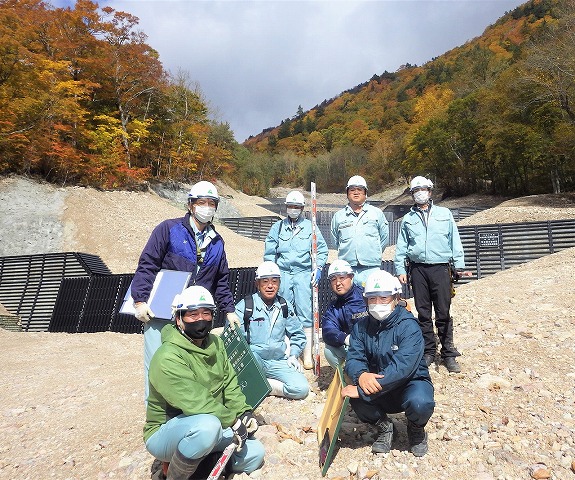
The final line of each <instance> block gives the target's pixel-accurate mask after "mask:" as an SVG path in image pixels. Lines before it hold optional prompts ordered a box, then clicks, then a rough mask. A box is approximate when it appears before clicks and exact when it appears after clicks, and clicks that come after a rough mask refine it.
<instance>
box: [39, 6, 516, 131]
mask: <svg viewBox="0 0 575 480" xmlns="http://www.w3.org/2000/svg"><path fill="white" fill-rule="evenodd" d="M50 3H52V4H53V5H55V6H64V5H66V4H68V5H69V4H70V3H72V2H71V0H53V1H51V2H50ZM98 3H99V5H100V6H101V7H102V6H105V5H108V6H111V7H112V8H114V9H116V10H118V11H124V12H127V13H130V14H132V15H135V16H136V17H138V18H139V19H140V28H141V30H142V31H143V32H144V33H145V34H146V35H147V36H148V41H147V43H148V44H149V45H150V46H152V47H153V48H155V49H156V50H157V51H158V52H159V54H160V60H161V61H162V63H163V65H164V68H166V69H167V70H169V71H170V72H172V73H176V72H177V71H178V70H183V71H186V72H188V73H189V76H190V79H191V80H192V81H194V82H197V83H198V84H199V86H200V88H201V91H202V92H203V94H204V97H205V99H206V100H207V101H208V102H209V105H210V107H211V108H212V109H215V110H216V111H217V120H219V121H225V122H228V123H229V124H230V126H231V129H232V130H233V131H234V134H235V137H236V140H237V141H239V142H243V141H244V140H245V139H246V138H248V137H249V136H250V135H257V134H258V133H260V132H261V131H262V130H263V129H264V128H267V127H273V126H276V125H279V124H280V123H281V121H282V120H285V119H286V118H291V117H293V116H294V115H295V114H296V112H297V109H298V106H299V105H301V106H302V107H303V109H304V110H309V109H310V108H312V107H314V106H315V105H317V104H319V103H321V102H322V101H323V100H327V99H330V98H333V97H335V96H337V95H338V94H340V93H341V92H342V91H344V90H347V89H349V88H352V87H354V86H356V85H358V84H360V83H363V82H365V81H367V80H369V79H370V78H371V77H372V76H373V75H374V74H381V73H383V72H384V71H386V70H387V71H388V72H395V71H397V69H398V68H399V67H400V66H401V65H405V64H406V63H410V64H412V65H414V64H416V65H422V64H424V63H425V62H427V61H429V60H431V59H432V58H434V57H437V56H440V55H441V54H443V53H445V52H446V51H448V50H450V49H452V48H454V47H457V46H459V45H462V44H464V43H465V42H466V41H467V40H471V39H472V38H474V37H477V36H479V35H481V34H482V33H483V31H484V30H485V28H486V27H487V26H488V25H490V24H493V23H494V22H495V21H496V20H497V19H498V18H499V17H501V16H502V15H503V14H504V13H505V12H507V11H511V10H513V9H514V8H515V7H517V6H518V5H521V4H522V3H524V2H522V1H519V0H370V1H354V0H345V1H344V0H341V1H330V0H313V1H310V0H307V1H296V0H267V1H255V0H253V1H239V0H238V1H234V0H228V1H216V0H205V1H199V0H179V1H170V0H123V1H99V2H98Z"/></svg>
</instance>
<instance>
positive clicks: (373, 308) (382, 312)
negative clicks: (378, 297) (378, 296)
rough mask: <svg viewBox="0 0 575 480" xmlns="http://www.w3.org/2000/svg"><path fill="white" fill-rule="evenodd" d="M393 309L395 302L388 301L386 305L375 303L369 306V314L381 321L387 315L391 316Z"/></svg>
mask: <svg viewBox="0 0 575 480" xmlns="http://www.w3.org/2000/svg"><path fill="white" fill-rule="evenodd" d="M393 309H394V305H393V302H391V303H388V304H386V305H384V304H382V303H376V304H374V305H370V306H369V314H370V315H371V316H372V317H373V318H375V319H376V320H379V321H380V322H381V321H382V320H385V319H386V318H387V317H389V315H390V314H391V312H393Z"/></svg>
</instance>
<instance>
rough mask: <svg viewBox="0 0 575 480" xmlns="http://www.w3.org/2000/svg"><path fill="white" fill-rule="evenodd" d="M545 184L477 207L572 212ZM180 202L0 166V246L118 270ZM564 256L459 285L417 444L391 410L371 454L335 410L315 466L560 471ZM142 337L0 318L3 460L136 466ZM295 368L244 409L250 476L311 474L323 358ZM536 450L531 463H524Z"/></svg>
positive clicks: (571, 446)
mask: <svg viewBox="0 0 575 480" xmlns="http://www.w3.org/2000/svg"><path fill="white" fill-rule="evenodd" d="M230 195H232V196H233V197H235V196H236V194H234V193H231V192H230ZM238 197H241V195H238ZM550 200H553V198H552V199H549V201H548V200H543V205H538V204H537V202H538V201H539V200H538V199H537V198H534V199H526V200H516V201H515V202H516V203H515V204H508V205H505V203H503V204H501V205H499V206H498V207H496V208H493V209H490V210H488V211H486V212H483V213H482V214H478V215H482V217H481V218H483V219H484V220H485V222H486V223H495V221H496V219H500V218H520V220H521V221H525V220H526V219H527V218H528V219H529V220H546V219H548V217H550V216H551V213H552V214H553V218H557V217H561V218H575V211H574V205H573V202H572V201H571V203H570V204H567V200H565V199H561V200H560V202H559V206H557V207H556V206H554V205H552V204H551V202H550ZM230 201H231V199H230ZM523 201H525V202H526V204H525V205H519V204H518V203H520V202H523ZM242 202H244V205H242V206H238V208H242V209H244V210H243V212H248V211H250V208H254V209H255V208H256V207H252V206H250V205H249V199H248V198H242ZM257 203H261V199H258V200H257ZM510 207H513V208H510ZM257 208H261V207H257ZM549 208H551V209H552V210H548V209H549ZM254 211H255V210H254ZM181 212H182V210H180V209H178V208H177V207H175V206H173V205H170V204H169V203H168V202H167V201H166V200H164V199H161V198H160V197H158V196H156V195H153V194H149V193H121V192H99V191H95V190H91V189H84V188H66V189H58V188H54V187H52V186H49V185H41V184H37V183H36V182H31V181H29V180H27V179H23V178H20V177H12V178H4V179H0V222H1V224H0V255H20V254H32V253H44V252H45V251H68V250H76V251H85V252H89V253H96V254H98V255H100V256H101V257H102V258H103V259H104V261H105V262H106V263H107V264H108V265H109V266H110V267H111V268H112V270H113V271H115V272H116V273H126V272H130V271H133V269H134V268H135V264H136V262H137V256H138V255H139V252H140V250H141V248H142V247H143V245H144V243H145V241H146V240H147V238H148V236H149V233H150V231H151V229H152V228H153V226H155V224H156V223H158V222H159V221H161V220H163V219H164V218H168V217H170V216H172V215H179V214H181ZM510 212H512V213H510ZM243 214H244V215H246V214H249V213H243ZM472 219H473V217H470V219H469V222H470V223H473V221H472ZM506 221H507V220H506ZM511 221H513V220H511ZM219 230H220V231H221V232H222V235H223V236H224V238H225V239H226V249H227V250H228V255H229V257H230V263H231V264H232V266H239V264H240V263H241V262H242V261H245V262H246V264H248V265H256V264H257V263H258V262H259V260H260V259H261V252H262V251H263V247H262V245H261V242H253V243H252V241H249V240H246V239H243V238H241V237H239V236H235V235H233V234H232V232H229V231H226V230H224V229H223V228H222V227H220V228H219ZM50 232H52V233H51V235H52V236H50V235H49V233H50ZM48 240H49V241H48ZM244 242H245V243H244ZM44 247H46V249H47V250H44V249H43V248H44ZM72 247H73V248H72ZM50 248H51V249H52V250H50ZM258 249H259V250H258ZM236 262H237V263H236ZM573 271H575V249H569V250H564V251H562V252H559V253H557V254H554V255H550V256H547V257H544V258H541V259H538V260H536V261H534V262H530V263H527V264H523V265H520V266H517V267H514V268H512V269H509V270H506V271H503V272H500V273H497V274H495V275H492V276H490V277H486V278H483V279H481V280H476V281H473V282H471V283H468V284H466V285H462V286H460V287H458V289H457V294H456V296H455V299H454V306H453V315H454V318H455V337H456V343H457V346H458V347H459V349H460V350H461V351H462V353H463V356H462V357H461V364H462V367H463V372H462V373H461V374H448V373H447V372H446V370H445V369H444V368H443V367H435V368H432V371H431V375H432V378H433V381H434V385H435V400H436V409H435V413H434V415H433V417H432V419H431V421H430V423H429V425H428V432H429V438H430V450H429V454H428V455H426V456H425V457H423V458H421V459H416V458H415V457H413V456H412V455H411V454H410V453H409V452H408V451H407V444H406V440H405V420H404V418H403V416H402V415H397V416H395V420H396V425H397V426H398V430H399V437H398V439H397V442H396V443H395V444H394V450H392V452H391V453H390V454H388V455H377V456H374V455H372V454H371V449H370V445H371V442H372V441H373V435H374V431H373V429H371V428H369V427H368V426H366V425H364V424H362V423H360V422H358V421H357V419H356V418H355V417H354V416H353V415H352V414H351V413H349V412H348V413H347V414H346V418H345V421H344V424H343V426H342V430H341V432H340V442H339V447H338V449H337V451H336V453H335V456H334V460H333V464H332V466H331V468H330V469H329V471H328V474H327V478H331V479H349V478H358V479H359V478H361V479H363V478H371V479H373V480H377V479H405V478H411V479H477V480H495V479H501V480H516V479H523V478H531V477H533V478H554V479H573V478H574V477H575V474H574V469H575V466H574V465H573V462H574V461H575V414H574V413H573V412H574V411H575V388H574V385H575V362H574V361H573V359H574V358H575V313H574V310H573V308H572V306H573V305H574V304H575V293H574V290H573V288H572V287H571V285H570V279H571V278H572V276H573ZM142 349H143V345H142V337H141V336H140V335H122V334H114V333H96V334H49V333H15V332H9V331H5V330H2V329H0V365H1V366H2V368H1V369H0V384H1V385H2V387H1V389H2V390H1V392H2V394H1V395H0V438H2V440H1V441H0V472H1V473H2V476H3V477H4V478H11V479H21V480H24V479H35V480H36V479H39V478H54V479H67V480H68V479H78V480H80V479H98V480H100V479H106V478H122V479H146V478H149V468H150V465H151V463H152V458H151V457H150V455H149V454H148V453H147V452H146V450H145V448H144V445H143V442H142V427H143V423H144V404H143V374H142ZM306 375H307V376H308V378H309V380H310V382H311V384H312V394H311V395H310V396H309V397H308V398H307V399H306V400H304V401H288V400H285V399H277V398H268V399H266V400H265V401H264V403H263V404H262V405H261V406H260V408H259V409H258V410H257V414H258V416H260V418H261V419H262V421H263V422H264V423H265V424H266V425H264V426H262V427H261V428H260V430H259V431H258V433H257V436H258V437H259V438H260V439H261V440H262V441H263V442H264V444H265V445H266V452H267V453H266V463H265V465H264V467H263V468H262V469H261V470H259V471H257V472H255V473H254V474H252V475H251V477H249V478H260V479H282V480H304V479H308V480H315V479H318V480H319V479H320V478H322V477H321V474H320V469H319V468H318V451H317V441H316V433H315V428H316V426H317V422H318V418H319V416H320V414H321V411H322V409H323V403H324V400H325V390H326V388H327V385H328V383H329V381H330V380H331V377H332V372H331V371H330V368H329V367H327V366H324V367H322V374H321V376H320V378H319V380H316V379H315V378H314V377H313V375H312V374H311V373H309V372H307V373H306ZM539 463H541V464H544V465H545V466H544V467H540V468H539V470H536V468H535V466H536V465H537V464H539ZM234 478H235V479H241V478H246V479H247V478H248V477H247V476H245V475H236V476H235V477H234Z"/></svg>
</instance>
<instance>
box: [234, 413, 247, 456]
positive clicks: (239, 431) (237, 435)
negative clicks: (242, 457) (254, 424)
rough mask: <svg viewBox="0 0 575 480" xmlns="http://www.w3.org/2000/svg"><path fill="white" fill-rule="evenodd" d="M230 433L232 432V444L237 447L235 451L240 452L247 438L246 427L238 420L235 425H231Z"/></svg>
mask: <svg viewBox="0 0 575 480" xmlns="http://www.w3.org/2000/svg"><path fill="white" fill-rule="evenodd" d="M232 431H233V432H234V442H235V443H237V445H238V446H237V448H236V450H241V449H242V447H243V446H244V443H245V441H246V440H247V438H248V431H247V429H246V426H245V425H244V424H243V423H242V421H241V420H240V419H239V418H238V419H237V420H236V423H234V424H233V425H232Z"/></svg>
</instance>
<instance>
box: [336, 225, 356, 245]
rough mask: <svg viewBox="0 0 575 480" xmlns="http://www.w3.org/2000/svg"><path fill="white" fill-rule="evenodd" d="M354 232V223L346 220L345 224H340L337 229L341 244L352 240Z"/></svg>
mask: <svg viewBox="0 0 575 480" xmlns="http://www.w3.org/2000/svg"><path fill="white" fill-rule="evenodd" d="M354 230H355V228H353V221H350V220H346V221H345V222H342V223H340V224H339V225H338V227H337V233H338V235H339V240H340V242H345V241H348V240H350V239H351V238H352V237H353V232H354Z"/></svg>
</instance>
